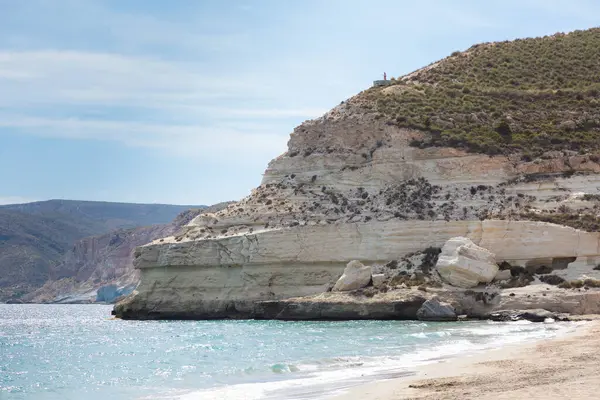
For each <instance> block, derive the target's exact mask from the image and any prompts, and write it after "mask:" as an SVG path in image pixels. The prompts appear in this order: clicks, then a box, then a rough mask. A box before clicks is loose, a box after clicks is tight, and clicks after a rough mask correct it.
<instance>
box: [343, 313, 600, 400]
mask: <svg viewBox="0 0 600 400" xmlns="http://www.w3.org/2000/svg"><path fill="white" fill-rule="evenodd" d="M594 319H595V320H594V321H589V322H586V323H583V324H581V325H580V326H577V327H576V328H575V330H574V331H573V332H570V333H568V334H565V335H562V336H559V337H556V338H553V339H550V340H540V341H535V342H531V343H525V344H515V345H507V346H503V347H502V348H499V349H494V350H489V351H485V352H482V353H477V354H474V355H467V356H464V357H457V358H451V359H448V360H443V361H440V362H438V363H435V364H426V365H421V366H417V367H416V368H415V371H416V374H414V375H411V376H407V377H402V378H397V379H391V380H385V381H375V382H371V383H368V384H364V385H360V386H357V387H354V388H351V389H350V390H349V391H348V392H347V393H345V394H343V395H340V396H336V397H334V399H335V400H360V399H366V398H368V399H370V400H400V399H415V400H416V399H419V400H433V399H471V398H472V399H475V398H481V396H486V397H488V398H494V399H507V400H508V399H511V400H513V399H528V400H531V399H540V400H542V399H543V400H552V399H556V400H558V399H565V398H569V399H571V400H573V399H590V398H596V397H597V395H598V393H599V392H600V381H599V380H598V379H597V377H598V375H599V374H600V352H599V351H598V349H599V348H600V320H598V319H597V318H594Z"/></svg>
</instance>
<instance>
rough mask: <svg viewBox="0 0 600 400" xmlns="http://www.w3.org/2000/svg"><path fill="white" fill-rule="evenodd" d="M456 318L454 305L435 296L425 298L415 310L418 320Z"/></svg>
mask: <svg viewBox="0 0 600 400" xmlns="http://www.w3.org/2000/svg"><path fill="white" fill-rule="evenodd" d="M457 318H458V317H457V316H456V312H455V311H454V307H452V305H450V304H448V303H442V302H440V301H439V300H438V299H437V298H433V299H430V300H427V301H426V302H425V303H423V305H422V306H421V308H419V309H418V310H417V319H419V320H420V321H456V319H457Z"/></svg>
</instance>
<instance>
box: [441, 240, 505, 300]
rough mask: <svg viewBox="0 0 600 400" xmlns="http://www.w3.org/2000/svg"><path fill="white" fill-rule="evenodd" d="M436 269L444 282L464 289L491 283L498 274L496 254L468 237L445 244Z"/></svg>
mask: <svg viewBox="0 0 600 400" xmlns="http://www.w3.org/2000/svg"><path fill="white" fill-rule="evenodd" d="M436 269H437V271H438V273H439V274H440V276H441V277H442V279H443V280H444V281H446V282H447V283H449V284H450V285H452V286H458V287H462V288H472V287H475V286H477V285H478V284H479V283H489V282H491V281H492V280H493V279H494V277H495V276H496V274H497V273H498V265H497V264H496V256H495V255H494V253H492V252H490V251H489V250H487V249H484V248H483V247H479V246H477V245H476V244H475V243H473V242H472V241H471V239H468V238H466V237H454V238H452V239H449V240H448V241H447V242H446V244H444V247H442V252H441V254H440V256H439V258H438V261H437V264H436Z"/></svg>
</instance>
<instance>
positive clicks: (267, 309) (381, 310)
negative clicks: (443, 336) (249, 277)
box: [251, 292, 425, 320]
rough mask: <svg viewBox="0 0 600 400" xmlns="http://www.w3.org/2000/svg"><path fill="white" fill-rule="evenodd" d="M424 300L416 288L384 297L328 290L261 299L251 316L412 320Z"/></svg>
mask: <svg viewBox="0 0 600 400" xmlns="http://www.w3.org/2000/svg"><path fill="white" fill-rule="evenodd" d="M424 302H425V298H424V297H422V296H421V295H420V294H416V293H414V292H407V293H403V294H401V295H399V296H395V297H386V298H381V299H376V298H369V297H365V296H364V295H363V294H362V293H354V294H350V295H349V294H333V293H331V294H329V293H326V294H322V295H318V296H312V297H305V298H297V299H287V300H272V301H261V302H257V303H256V304H255V306H254V310H253V312H252V314H251V317H252V318H256V319H279V320H351V319H398V320H412V319H415V315H416V313H417V310H419V308H420V307H421V305H422V304H423V303H424Z"/></svg>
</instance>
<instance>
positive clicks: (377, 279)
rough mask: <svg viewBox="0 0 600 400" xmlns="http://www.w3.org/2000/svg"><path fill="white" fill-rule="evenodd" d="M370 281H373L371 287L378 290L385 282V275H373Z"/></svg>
mask: <svg viewBox="0 0 600 400" xmlns="http://www.w3.org/2000/svg"><path fill="white" fill-rule="evenodd" d="M371 279H372V280H373V286H375V287H376V288H380V287H381V286H383V283H384V282H385V274H373V275H372V276H371Z"/></svg>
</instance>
